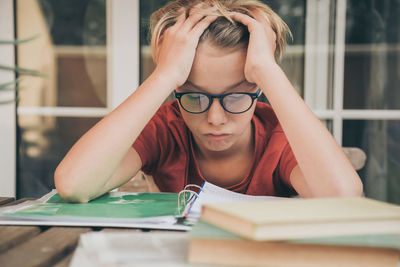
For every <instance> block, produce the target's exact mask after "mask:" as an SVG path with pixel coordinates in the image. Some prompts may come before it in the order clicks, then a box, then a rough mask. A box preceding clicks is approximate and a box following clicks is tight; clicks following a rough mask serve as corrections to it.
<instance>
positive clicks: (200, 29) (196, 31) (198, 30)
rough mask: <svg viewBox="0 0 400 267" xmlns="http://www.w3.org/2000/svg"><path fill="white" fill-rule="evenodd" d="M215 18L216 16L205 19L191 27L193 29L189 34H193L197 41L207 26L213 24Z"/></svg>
mask: <svg viewBox="0 0 400 267" xmlns="http://www.w3.org/2000/svg"><path fill="white" fill-rule="evenodd" d="M217 18H218V16H216V15H211V16H207V17H205V18H204V19H203V20H201V21H200V22H198V23H197V24H196V25H195V26H194V27H193V29H192V30H191V31H190V34H193V36H194V37H195V38H197V39H198V38H200V36H201V35H202V34H203V32H204V31H205V30H206V29H207V28H208V26H210V24H211V23H213V21H215V20H216V19H217Z"/></svg>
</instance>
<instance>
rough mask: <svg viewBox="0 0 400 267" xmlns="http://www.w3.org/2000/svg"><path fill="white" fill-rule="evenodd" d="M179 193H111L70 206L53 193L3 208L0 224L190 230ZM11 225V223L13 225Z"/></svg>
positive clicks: (0, 210) (0, 212)
mask: <svg viewBox="0 0 400 267" xmlns="http://www.w3.org/2000/svg"><path fill="white" fill-rule="evenodd" d="M183 209H184V207H183V206H182V207H180V209H179V208H178V194H176V193H132V192H110V193H107V194H105V195H103V196H101V197H99V198H97V199H94V200H92V201H90V202H88V203H68V202H65V201H64V200H63V199H62V198H61V196H60V195H59V194H58V193H57V192H56V191H55V190H53V191H52V192H50V193H49V194H47V195H45V196H43V197H42V198H41V199H39V200H35V201H27V202H24V203H22V204H19V205H15V206H10V207H6V208H2V209H0V224H7V222H10V221H13V222H14V224H28V222H31V224H38V225H73V226H78V225H81V226H112V227H139V228H151V229H176V230H188V229H189V228H188V226H187V225H185V224H182V223H178V220H177V218H178V217H179V215H180V214H181V213H182V211H183ZM10 224H11V223H10Z"/></svg>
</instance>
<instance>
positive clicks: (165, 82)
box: [149, 69, 178, 94]
mask: <svg viewBox="0 0 400 267" xmlns="http://www.w3.org/2000/svg"><path fill="white" fill-rule="evenodd" d="M149 78H150V79H152V80H153V81H156V82H157V84H159V85H160V88H159V90H166V91H167V94H170V93H171V92H172V91H173V90H175V89H176V88H177V87H178V85H177V83H176V82H175V80H174V79H173V77H172V76H171V75H170V74H169V73H167V72H162V71H159V70H157V69H155V70H154V72H153V73H152V74H151V75H150V77H149Z"/></svg>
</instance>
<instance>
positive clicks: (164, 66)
mask: <svg viewBox="0 0 400 267" xmlns="http://www.w3.org/2000/svg"><path fill="white" fill-rule="evenodd" d="M195 11H196V7H194V8H192V10H191V12H190V14H189V16H188V17H186V13H185V11H182V14H181V15H180V16H179V17H178V19H177V21H176V22H175V24H174V25H173V26H171V27H169V28H168V29H166V30H165V31H164V33H163V34H162V37H161V40H160V44H159V47H158V49H157V55H156V57H155V58H156V64H157V67H156V70H155V71H156V72H157V73H158V74H160V75H163V76H164V77H166V78H167V79H171V80H170V81H171V82H172V83H173V84H174V85H175V88H176V87H179V86H181V85H182V84H184V83H185V82H186V80H187V79H188V77H189V73H190V70H191V68H192V64H193V60H194V56H195V53H196V48H197V45H198V43H199V38H200V36H201V35H202V33H203V32H204V30H205V29H207V27H208V26H209V25H210V24H211V23H212V22H213V21H214V20H215V19H216V18H217V16H204V15H203V14H202V13H200V12H195Z"/></svg>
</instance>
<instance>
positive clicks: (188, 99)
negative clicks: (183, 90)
mask: <svg viewBox="0 0 400 267" xmlns="http://www.w3.org/2000/svg"><path fill="white" fill-rule="evenodd" d="M209 102H210V100H209V99H208V97H207V96H205V95H203V94H199V93H189V94H184V95H182V97H181V105H182V106H183V107H184V108H185V109H186V110H187V111H189V112H203V111H205V110H206V109H207V107H208V104H209Z"/></svg>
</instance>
